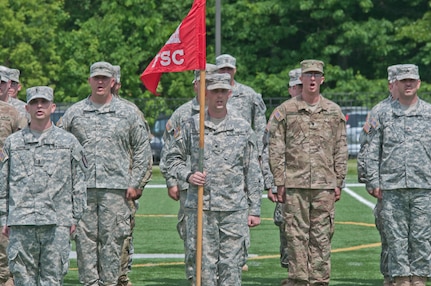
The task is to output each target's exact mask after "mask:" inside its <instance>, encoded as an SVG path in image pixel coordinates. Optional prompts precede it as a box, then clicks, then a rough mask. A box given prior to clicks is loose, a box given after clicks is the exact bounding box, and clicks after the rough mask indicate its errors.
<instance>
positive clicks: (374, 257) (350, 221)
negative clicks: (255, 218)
mask: <svg viewBox="0 0 431 286" xmlns="http://www.w3.org/2000/svg"><path fill="white" fill-rule="evenodd" d="M356 182H357V179H356V161H355V160H349V174H348V179H347V183H356ZM156 184H164V181H163V179H162V177H161V175H160V172H159V169H158V167H157V166H155V167H154V173H153V180H152V182H151V185H156ZM349 189H350V190H352V191H354V192H355V193H356V194H358V195H359V196H361V197H363V198H364V199H366V200H368V201H370V202H373V203H374V202H375V199H373V198H372V197H371V196H369V195H368V194H367V192H366V191H365V189H364V188H363V187H361V186H359V187H358V186H356V187H349ZM273 210H274V204H273V203H271V202H270V201H269V200H268V199H262V224H261V225H260V226H258V227H256V228H253V229H252V230H251V249H250V251H249V253H250V254H251V255H252V257H250V258H249V261H248V263H247V264H248V266H249V271H247V272H244V273H243V285H253V286H254V285H256V286H258V285H280V281H281V280H282V279H284V278H286V277H287V272H286V270H285V269H282V268H281V267H280V264H279V254H278V247H279V238H278V228H277V227H276V226H275V225H274V223H273V222H272V214H273ZM177 211H178V203H177V202H175V201H173V200H171V199H170V198H169V197H168V195H167V191H166V189H165V188H151V187H147V188H146V189H145V191H144V194H143V196H142V197H141V199H140V208H139V211H138V215H137V218H136V221H137V222H136V228H135V232H134V243H135V253H136V254H183V244H182V241H181V240H180V238H179V236H178V233H177V230H176V221H177V219H176V213H177ZM335 219H336V224H335V235H334V238H333V243H332V275H331V283H330V285H340V286H341V285H352V286H353V285H354V286H359V285H368V286H377V285H382V284H383V283H382V281H383V279H382V276H381V274H380V271H379V257H380V238H379V234H378V232H377V230H376V228H375V226H374V216H373V212H372V208H371V207H370V206H367V205H365V204H364V203H361V202H359V201H358V200H357V199H355V198H353V197H352V196H350V195H348V194H347V193H346V192H343V194H342V198H341V200H340V201H339V202H337V204H336V218H335ZM130 277H131V280H132V282H133V285H134V286H147V285H162V286H163V285H164V286H187V285H188V283H187V282H186V281H185V275H184V264H183V259H182V258H146V259H134V260H133V270H132V272H131V273H130ZM65 285H79V282H78V271H77V268H76V260H73V259H72V261H71V266H70V269H69V273H68V275H67V276H66V279H65ZM202 286H205V285H202ZM226 286H228V285H226Z"/></svg>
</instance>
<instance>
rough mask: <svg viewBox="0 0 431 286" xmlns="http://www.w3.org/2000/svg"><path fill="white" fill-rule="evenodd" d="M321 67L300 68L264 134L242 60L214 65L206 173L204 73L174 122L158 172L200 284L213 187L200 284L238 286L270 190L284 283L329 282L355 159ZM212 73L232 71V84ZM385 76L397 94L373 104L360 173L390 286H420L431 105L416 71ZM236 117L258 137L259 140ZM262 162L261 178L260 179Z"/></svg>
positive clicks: (400, 68) (403, 69)
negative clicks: (198, 261)
mask: <svg viewBox="0 0 431 286" xmlns="http://www.w3.org/2000/svg"><path fill="white" fill-rule="evenodd" d="M323 66H324V63H323V62H321V61H319V60H304V61H302V62H301V68H300V69H299V70H296V71H295V70H294V71H291V73H290V75H291V82H290V84H289V86H290V87H289V92H290V94H291V95H292V98H291V99H290V100H287V101H285V102H284V103H282V104H281V105H280V106H278V107H277V108H276V109H275V110H274V112H273V113H272V114H271V117H270V119H269V121H268V124H267V125H266V128H265V129H264V130H263V136H262V133H261V130H259V128H258V127H259V123H257V124H256V119H255V118H254V117H253V115H254V116H255V115H256V114H257V112H258V111H257V110H256V109H255V110H253V109H248V108H247V106H248V105H247V104H246V101H247V98H248V100H249V102H253V103H254V105H253V104H252V106H254V107H255V108H256V107H259V100H257V101H256V100H253V99H256V98H259V95H257V94H256V93H255V92H254V91H252V90H251V89H249V88H248V87H244V86H243V85H241V84H239V83H237V82H236V81H235V80H234V75H235V72H236V67H235V60H234V58H233V57H231V56H229V55H222V56H219V57H218V58H217V59H216V65H215V66H213V65H207V73H208V74H209V76H208V78H207V81H208V82H209V83H207V90H206V93H205V97H206V100H208V101H209V102H208V106H207V109H206V113H205V124H204V127H205V136H206V137H205V138H206V139H205V150H204V153H203V154H202V156H204V162H205V163H204V168H203V172H202V171H201V170H200V169H199V165H198V163H199V156H200V154H199V148H198V146H199V144H198V142H199V138H198V134H199V132H200V131H199V128H200V127H199V123H198V122H199V114H198V101H199V96H200V94H199V91H198V89H197V82H198V81H199V77H198V76H197V75H196V79H195V91H196V92H197V97H196V98H194V99H193V100H192V101H190V102H188V103H186V104H185V105H183V106H181V107H180V108H178V109H177V111H176V112H174V114H173V115H172V116H171V119H170V121H169V122H168V124H167V126H166V127H167V128H166V130H167V131H166V134H165V147H164V149H163V154H162V160H161V166H160V167H161V170H162V173H163V174H164V176H165V178H166V182H167V185H168V193H169V195H170V196H171V197H172V198H173V199H175V200H180V202H181V204H180V205H181V206H183V210H182V207H180V212H179V215H178V217H179V224H178V229H179V231H180V236H181V237H182V238H183V239H184V248H185V253H186V260H185V262H186V263H185V264H186V276H187V278H188V279H189V280H190V282H191V285H195V282H196V281H194V279H195V272H196V269H195V267H194V261H195V258H196V257H195V256H196V245H195V243H196V241H195V239H196V221H197V219H196V207H197V195H196V194H197V186H199V185H204V201H203V209H204V213H203V225H205V226H214V227H208V230H206V229H204V232H203V241H204V245H203V261H202V264H203V265H202V283H203V285H240V284H241V269H240V266H243V265H245V263H246V253H247V248H248V246H249V244H250V240H249V235H248V234H249V233H248V227H253V226H255V225H257V224H259V222H260V221H259V219H258V217H259V210H258V209H259V208H258V207H257V206H258V205H259V202H258V199H257V197H258V193H259V191H258V190H259V189H262V187H261V186H262V183H264V188H265V189H266V190H268V198H269V199H270V200H272V201H273V202H276V203H277V205H276V210H275V214H274V221H275V222H276V224H278V225H279V226H280V242H281V244H280V255H281V260H280V262H281V265H282V266H283V267H286V268H288V278H287V279H285V280H283V281H282V282H281V284H282V285H288V286H292V285H295V286H296V285H304V286H305V285H307V286H309V285H329V281H330V272H331V267H330V251H331V239H332V236H333V233H334V228H333V226H334V216H335V207H334V206H335V205H334V203H335V202H336V201H338V200H339V199H340V196H341V190H342V188H343V186H344V179H345V175H346V171H347V157H348V154H347V142H346V118H345V116H344V115H343V114H342V112H341V109H340V107H339V106H338V105H337V104H335V103H334V102H332V101H330V100H328V99H326V98H324V97H323V96H322V95H321V94H320V86H321V85H322V84H323V82H324V80H325V76H324V72H323ZM212 73H215V74H218V73H228V74H229V75H230V78H229V77H225V78H220V79H218V77H219V76H218V75H216V76H212ZM295 73H296V75H297V76H296V77H295ZM388 80H389V89H390V91H391V96H390V97H389V99H386V100H384V101H383V102H382V103H380V104H378V105H377V106H376V107H375V108H373V110H372V111H371V113H370V114H369V116H368V117H367V121H366V123H365V125H364V128H363V134H362V135H361V138H362V142H361V143H362V144H361V152H360V154H359V157H358V175H359V178H360V182H363V183H366V187H367V190H369V192H370V194H372V195H373V196H375V197H376V198H378V203H377V205H376V209H375V215H376V225H377V227H378V230H379V231H380V234H381V238H382V255H381V272H382V274H383V276H384V281H383V285H384V286H388V285H396V286H410V285H414V286H423V285H425V284H426V280H427V278H428V277H430V273H429V270H428V268H429V262H430V261H429V253H430V249H429V237H428V236H429V235H430V232H429V224H430V218H429V215H428V212H427V210H428V208H427V207H426V205H427V204H428V202H429V198H430V196H429V185H428V184H427V182H428V181H427V180H428V178H429V176H428V175H429V174H428V173H429V168H427V167H424V166H428V164H429V163H430V162H431V156H430V153H429V152H428V146H430V145H429V140H431V139H430V136H429V132H430V131H429V130H431V129H430V128H429V127H430V126H428V124H429V123H428V122H431V121H430V120H429V119H430V118H429V116H430V113H429V111H428V109H429V104H427V103H425V102H424V101H422V100H420V99H419V98H418V95H417V90H418V89H419V87H420V78H419V71H418V67H417V66H416V65H412V64H400V65H394V66H390V67H389V68H388ZM213 81H215V82H217V81H219V82H220V84H214V85H212V83H213ZM222 82H225V83H224V84H222ZM228 83H230V86H229V84H228ZM218 89H220V90H218ZM246 90H247V91H249V93H250V94H249V95H247V93H248V92H246ZM295 92H297V93H295ZM250 99H251V100H250ZM214 100H215V101H214ZM221 106H224V107H225V108H221ZM250 115H252V116H250ZM239 118H241V119H245V121H246V123H248V124H250V125H251V126H250V127H251V128H252V129H254V135H256V136H257V139H256V141H254V140H255V139H254V138H253V132H252V133H251V134H250V133H249V132H248V131H249V130H250V127H248V126H247V124H246V123H244V121H243V120H242V121H241V120H239ZM423 121H426V123H423ZM257 122H258V121H257ZM419 125H420V126H419ZM261 138H263V140H262V142H260V141H261V140H260V139H261ZM260 143H261V144H262V145H260ZM256 148H257V150H256ZM412 152H413V153H412ZM253 153H254V154H253ZM256 155H257V157H258V158H259V159H258V162H259V166H260V167H261V168H262V174H263V177H259V176H260V174H259V172H257V173H256V169H255V168H256V161H255V158H256ZM261 179H262V180H263V182H262V183H261V182H260V180H261ZM187 183H188V185H187ZM256 186H258V187H257V189H256ZM241 190H244V191H245V192H241ZM244 201H247V203H244ZM247 226H248V227H247ZM205 242H206V243H205Z"/></svg>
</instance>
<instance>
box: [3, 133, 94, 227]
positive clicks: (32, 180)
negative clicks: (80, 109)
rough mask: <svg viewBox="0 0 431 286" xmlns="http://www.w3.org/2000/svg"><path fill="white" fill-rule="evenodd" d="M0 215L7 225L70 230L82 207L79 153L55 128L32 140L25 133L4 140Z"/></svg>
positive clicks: (81, 153)
mask: <svg viewBox="0 0 431 286" xmlns="http://www.w3.org/2000/svg"><path fill="white" fill-rule="evenodd" d="M4 153H5V158H4V161H3V163H2V176H1V178H0V182H1V183H0V213H1V215H2V222H3V223H4V222H5V221H6V219H5V218H6V217H5V216H7V224H8V225H9V226H10V225H37V226H40V225H58V226H71V225H72V224H76V223H77V222H78V220H79V219H80V218H81V216H82V214H83V212H84V210H85V208H86V205H87V191H86V185H85V171H86V167H85V157H84V149H83V148H82V146H81V144H79V142H78V140H76V138H75V137H74V136H73V135H72V134H70V133H69V132H66V131H64V130H62V129H60V128H58V127H56V126H54V125H53V126H52V127H51V128H50V129H49V130H48V131H47V133H44V134H43V135H42V137H40V138H36V137H35V136H34V135H33V134H32V133H31V131H30V129H29V128H25V129H23V130H21V131H19V132H16V133H14V134H12V135H11V136H9V137H8V138H7V139H6V142H5V145H4Z"/></svg>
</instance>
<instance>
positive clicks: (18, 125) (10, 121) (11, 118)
mask: <svg viewBox="0 0 431 286" xmlns="http://www.w3.org/2000/svg"><path fill="white" fill-rule="evenodd" d="M0 77H1V86H0V89H3V88H5V85H6V86H7V83H8V82H9V77H8V76H7V75H6V73H4V71H2V70H1V69H0ZM0 93H2V92H1V91H0ZM0 114H1V117H0V161H1V160H2V159H3V153H2V148H3V144H4V141H5V140H6V138H7V137H8V136H9V135H10V134H12V133H13V132H16V131H18V130H20V129H23V128H25V127H26V126H27V119H25V118H24V117H22V116H21V114H20V113H19V112H18V111H17V110H16V108H15V107H13V106H11V105H10V104H7V103H6V102H4V101H2V100H0ZM8 244H9V239H8V238H7V237H6V236H4V235H0V285H1V286H13V285H14V284H13V279H12V275H11V274H10V271H9V267H8V259H7V253H6V249H7V246H8Z"/></svg>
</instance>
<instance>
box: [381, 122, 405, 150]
mask: <svg viewBox="0 0 431 286" xmlns="http://www.w3.org/2000/svg"><path fill="white" fill-rule="evenodd" d="M382 130H383V138H384V142H385V144H386V145H387V146H395V145H398V144H400V143H401V142H403V141H404V140H405V133H404V121H403V120H401V119H399V120H393V121H388V122H384V125H383V126H382Z"/></svg>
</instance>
